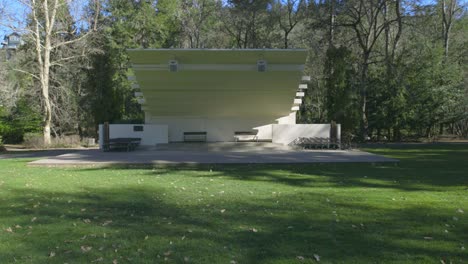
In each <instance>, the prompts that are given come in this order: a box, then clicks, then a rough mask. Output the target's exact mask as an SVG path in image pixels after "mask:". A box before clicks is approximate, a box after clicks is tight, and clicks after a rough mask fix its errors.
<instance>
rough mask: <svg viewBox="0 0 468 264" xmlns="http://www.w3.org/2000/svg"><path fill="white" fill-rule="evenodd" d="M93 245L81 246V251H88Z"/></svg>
mask: <svg viewBox="0 0 468 264" xmlns="http://www.w3.org/2000/svg"><path fill="white" fill-rule="evenodd" d="M92 248H93V247H90V246H81V251H82V252H83V253H86V252H89V251H90V250H91V249H92Z"/></svg>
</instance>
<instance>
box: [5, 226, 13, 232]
mask: <svg viewBox="0 0 468 264" xmlns="http://www.w3.org/2000/svg"><path fill="white" fill-rule="evenodd" d="M5 231H7V232H8V233H13V229H11V227H8V228H6V229H5Z"/></svg>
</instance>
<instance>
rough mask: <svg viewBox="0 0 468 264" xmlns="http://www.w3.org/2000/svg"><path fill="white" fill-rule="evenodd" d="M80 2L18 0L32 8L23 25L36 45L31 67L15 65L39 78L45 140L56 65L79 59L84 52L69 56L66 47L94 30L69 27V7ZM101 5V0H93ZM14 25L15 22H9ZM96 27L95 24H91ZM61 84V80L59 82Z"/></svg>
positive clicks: (47, 139) (48, 137) (48, 136)
mask: <svg viewBox="0 0 468 264" xmlns="http://www.w3.org/2000/svg"><path fill="white" fill-rule="evenodd" d="M73 4H77V2H73V1H64V0H50V1H49V0H28V1H17V5H22V6H23V7H24V9H27V10H29V12H30V13H29V16H28V25H27V26H26V27H24V28H22V29H21V31H22V32H24V33H25V38H27V39H28V40H29V42H30V44H31V46H32V47H33V49H34V58H35V59H34V62H33V63H32V64H31V65H30V66H31V67H30V68H29V69H16V70H17V71H21V72H23V73H26V74H28V75H29V76H31V77H32V78H34V79H35V80H37V81H38V83H39V88H40V98H41V102H42V105H43V136H44V144H45V145H50V143H51V125H52V121H53V120H52V118H53V99H52V98H53V96H54V94H53V93H52V92H51V83H52V81H53V78H51V77H52V76H51V73H52V72H53V69H54V67H63V66H64V65H67V64H70V63H74V62H76V59H78V58H79V57H82V56H84V55H85V54H84V53H81V54H73V55H71V56H68V55H67V54H66V52H63V50H64V49H65V48H67V47H69V46H70V45H72V44H76V43H78V42H81V41H84V40H85V38H86V37H87V36H88V35H89V33H90V32H91V31H88V32H84V31H83V30H82V31H81V32H78V31H77V30H78V29H77V28H76V27H69V26H67V25H69V24H70V19H72V17H71V15H69V14H70V12H69V10H68V8H69V7H70V6H71V5H73ZM94 4H95V5H99V2H98V0H94ZM8 26H10V27H11V28H16V25H14V24H9V25H8ZM89 27H91V28H96V26H95V25H94V26H93V25H89ZM58 85H60V84H58Z"/></svg>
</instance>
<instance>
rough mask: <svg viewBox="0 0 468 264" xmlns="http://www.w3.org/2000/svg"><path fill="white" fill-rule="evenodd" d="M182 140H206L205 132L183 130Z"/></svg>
mask: <svg viewBox="0 0 468 264" xmlns="http://www.w3.org/2000/svg"><path fill="white" fill-rule="evenodd" d="M184 142H206V132H184Z"/></svg>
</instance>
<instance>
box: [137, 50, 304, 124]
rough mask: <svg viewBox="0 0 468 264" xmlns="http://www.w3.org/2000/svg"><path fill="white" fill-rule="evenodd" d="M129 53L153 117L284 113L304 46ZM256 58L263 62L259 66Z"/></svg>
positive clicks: (296, 81)
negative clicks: (274, 48) (281, 48)
mask: <svg viewBox="0 0 468 264" xmlns="http://www.w3.org/2000/svg"><path fill="white" fill-rule="evenodd" d="M128 52H129V55H130V60H131V62H132V64H133V70H134V72H135V76H136V81H137V83H138V86H139V87H140V89H141V92H142V93H143V96H144V100H145V103H144V109H145V111H146V112H149V113H150V114H151V115H153V116H179V117H182V116H183V117H240V118H243V117H272V118H278V117H281V116H285V115H288V114H289V113H290V112H291V106H292V105H293V99H294V96H295V92H296V91H297V89H298V85H299V83H300V81H301V76H302V71H303V68H304V63H305V60H306V56H307V53H306V51H305V50H249V49H244V50H212V49H197V50H193V49H141V50H129V51H128ZM259 61H260V64H262V63H266V66H265V68H262V66H260V71H259V66H258V63H259ZM170 64H172V71H171V66H170ZM263 70H264V71H263Z"/></svg>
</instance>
